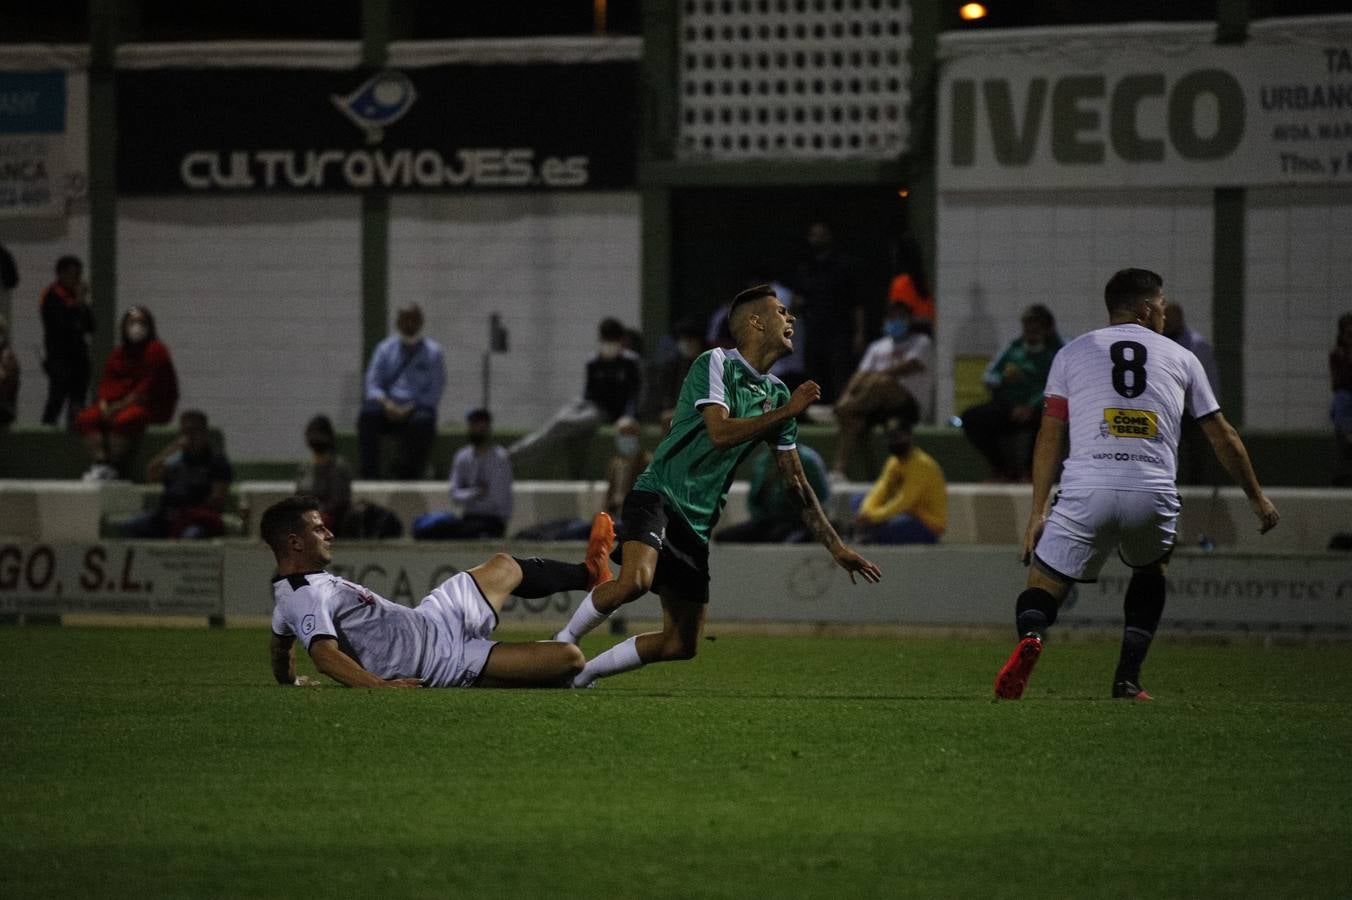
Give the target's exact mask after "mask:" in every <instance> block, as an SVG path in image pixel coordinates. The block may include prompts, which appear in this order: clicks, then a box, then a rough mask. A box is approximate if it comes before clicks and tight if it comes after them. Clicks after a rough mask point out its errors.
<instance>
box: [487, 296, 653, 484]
mask: <svg viewBox="0 0 1352 900" xmlns="http://www.w3.org/2000/svg"><path fill="white" fill-rule="evenodd" d="M597 337H598V339H599V342H598V345H597V348H596V355H595V356H593V357H592V358H591V360H590V361H588V363H587V374H586V382H585V387H584V389H583V392H582V396H581V397H580V398H578V399H576V400H573V401H571V402H569V403H568V404H567V405H565V406H563V407H562V408H560V409H559V410H558V412H556V413H555V414H554V416H553V417H552V418H551V419H550V420H549V421H548V422H546V423H545V424H544V425H543V426H542V427H540V428H539V429H537V430H535V431H533V432H531V433H530V434H528V435H526V436H525V437H523V438H521V439H520V440H519V441H517V442H516V443H514V444H512V446H511V449H510V451H509V452H510V454H511V457H512V462H513V463H514V464H516V465H518V466H519V465H521V464H522V462H523V460H527V459H541V458H543V457H546V456H548V455H549V454H552V453H554V452H557V450H558V449H559V447H560V445H562V444H569V443H575V442H577V441H585V440H589V439H590V438H591V436H592V435H593V434H595V433H596V429H597V428H599V427H600V426H601V425H605V424H609V423H611V422H614V421H615V420H616V419H618V418H619V417H620V416H632V415H634V414H635V413H636V411H637V408H638V399H639V393H640V391H641V390H642V388H643V374H642V363H641V360H640V359H639V356H638V354H637V353H635V352H634V351H632V350H627V349H625V347H624V340H625V327H624V326H623V325H622V324H620V322H619V320H617V319H610V318H607V319H602V320H601V324H600V326H599V328H598V329H597Z"/></svg>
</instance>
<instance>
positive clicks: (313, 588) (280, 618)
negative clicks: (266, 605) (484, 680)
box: [272, 572, 436, 679]
mask: <svg viewBox="0 0 1352 900" xmlns="http://www.w3.org/2000/svg"><path fill="white" fill-rule="evenodd" d="M272 593H273V596H274V597H275V599H276V601H277V602H276V605H275V606H274V607H273V610H272V630H273V633H275V634H280V635H294V636H295V637H298V638H300V639H301V642H302V643H303V644H305V649H306V650H309V649H310V642H311V641H313V640H314V639H315V638H316V637H324V636H327V637H332V638H336V639H337V641H338V648H339V649H340V650H342V651H343V652H344V653H346V654H347V655H348V656H350V657H352V658H353V659H354V660H356V661H357V664H358V665H360V666H361V667H362V668H363V669H365V670H366V671H368V672H370V673H371V674H373V675H377V676H379V677H380V678H385V679H390V678H424V677H426V675H427V672H426V671H425V670H426V669H427V668H428V666H429V663H430V660H429V657H430V656H431V655H432V653H433V650H434V647H433V645H434V643H435V642H436V636H435V634H434V631H433V628H432V625H431V623H430V622H429V621H428V619H427V617H426V616H424V615H420V614H419V613H418V612H417V611H416V610H412V609H409V608H408V607H407V606H402V605H400V604H398V603H392V602H390V601H389V600H386V599H385V598H384V597H382V596H380V595H379V594H376V593H372V592H371V591H369V590H367V589H366V588H364V587H362V586H361V585H360V584H357V583H356V582H353V581H348V580H347V579H346V578H339V577H338V576H337V575H330V574H329V573H328V572H310V573H307V574H305V575H289V576H286V577H278V578H276V579H274V580H273V582H272Z"/></svg>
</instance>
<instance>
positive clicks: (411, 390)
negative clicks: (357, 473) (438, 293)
mask: <svg viewBox="0 0 1352 900" xmlns="http://www.w3.org/2000/svg"><path fill="white" fill-rule="evenodd" d="M394 327H395V333H394V334H392V335H390V336H389V337H387V338H385V340H383V341H381V342H380V343H379V344H377V345H376V349H375V351H374V352H373V353H372V354H371V362H370V364H369V365H368V366H367V368H366V399H365V400H364V401H363V402H362V407H361V413H360V414H359V415H358V417H357V440H358V444H359V446H360V452H361V477H362V478H379V477H380V438H381V435H384V434H395V435H398V437H399V452H398V455H397V458H396V460H395V462H394V465H393V466H392V467H391V468H392V474H393V475H394V477H395V478H397V479H400V480H412V479H417V478H422V477H423V475H424V474H425V472H426V469H427V454H428V452H429V451H430V450H431V449H432V441H433V439H434V438H435V437H436V430H437V404H439V403H440V402H441V394H442V392H443V391H444V390H445V389H446V360H445V358H444V356H443V355H442V351H441V345H440V344H438V343H437V342H436V341H434V340H432V339H431V338H429V337H427V336H425V335H424V334H423V312H422V308H421V307H419V306H418V305H417V304H416V303H415V304H411V305H409V306H406V307H404V308H403V309H400V310H399V312H398V313H397V315H396V316H395V320H394Z"/></svg>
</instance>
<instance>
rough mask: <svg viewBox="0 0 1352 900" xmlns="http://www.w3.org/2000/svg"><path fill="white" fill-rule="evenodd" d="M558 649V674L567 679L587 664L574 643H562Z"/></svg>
mask: <svg viewBox="0 0 1352 900" xmlns="http://www.w3.org/2000/svg"><path fill="white" fill-rule="evenodd" d="M560 646H561V647H562V649H560V650H559V675H560V677H561V678H566V679H568V680H569V681H571V680H572V679H574V678H576V677H577V676H578V675H580V674H581V673H582V669H583V668H584V667H585V666H586V665H587V657H586V656H585V655H583V653H582V651H581V650H579V649H578V648H577V645H576V644H562V645H560Z"/></svg>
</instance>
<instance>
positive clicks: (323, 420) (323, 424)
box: [305, 413, 334, 437]
mask: <svg viewBox="0 0 1352 900" xmlns="http://www.w3.org/2000/svg"><path fill="white" fill-rule="evenodd" d="M305 430H306V432H307V433H308V432H311V431H322V432H324V433H325V434H327V435H328V436H329V437H333V436H334V431H333V420H332V419H330V418H329V417H328V416H326V415H324V414H323V413H320V414H319V415H317V416H315V417H314V418H313V419H311V420H310V421H309V422H308V423H306V425H305Z"/></svg>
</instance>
